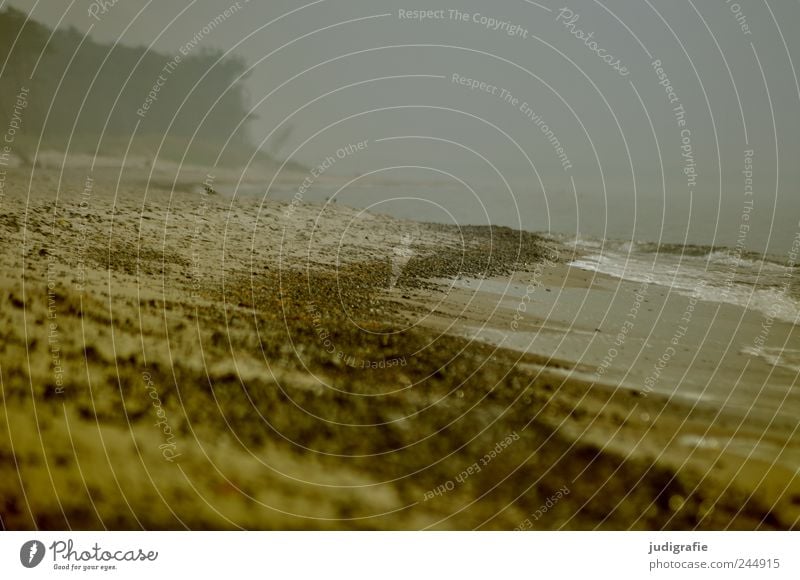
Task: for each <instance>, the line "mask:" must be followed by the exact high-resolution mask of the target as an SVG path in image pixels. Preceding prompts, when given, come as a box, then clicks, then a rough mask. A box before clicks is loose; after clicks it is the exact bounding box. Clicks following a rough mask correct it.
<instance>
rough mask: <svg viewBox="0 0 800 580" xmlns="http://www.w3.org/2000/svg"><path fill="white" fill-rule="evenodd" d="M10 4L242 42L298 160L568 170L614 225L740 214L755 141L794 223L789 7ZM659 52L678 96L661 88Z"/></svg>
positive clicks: (567, 188) (127, 38) (781, 221)
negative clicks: (414, 14)
mask: <svg viewBox="0 0 800 580" xmlns="http://www.w3.org/2000/svg"><path fill="white" fill-rule="evenodd" d="M5 4H6V5H8V4H10V5H13V6H15V7H17V8H19V9H21V10H25V11H30V12H31V14H32V17H33V18H35V19H37V20H39V21H42V22H45V23H47V24H48V25H51V26H55V25H59V24H60V25H61V26H74V27H76V28H78V29H79V30H81V31H84V32H85V31H89V30H90V34H91V36H92V37H93V38H94V39H96V40H98V41H105V42H115V41H119V42H121V43H124V44H128V45H144V46H152V47H153V48H155V49H156V50H158V51H161V52H163V53H166V54H168V55H171V54H176V53H177V52H178V51H179V50H180V47H182V46H185V45H186V43H188V42H189V41H190V40H192V39H193V38H194V37H195V35H197V34H198V33H200V35H201V36H202V38H201V39H200V44H199V48H198V50H200V49H202V48H216V49H222V50H225V51H228V50H230V51H232V52H233V53H235V54H237V55H240V56H242V57H244V58H245V59H246V61H247V62H248V63H249V64H250V65H252V67H253V68H252V71H251V74H250V76H249V78H248V80H247V81H246V82H247V87H248V94H249V97H250V100H251V105H252V106H253V107H254V112H255V113H256V114H257V116H258V121H257V122H256V123H254V124H253V126H252V136H253V139H254V141H255V142H257V143H258V142H261V141H265V147H266V148H269V147H271V146H273V145H274V144H273V143H271V142H270V139H269V134H270V132H271V131H273V130H276V129H277V130H280V128H281V127H282V124H284V125H286V124H288V125H291V126H292V128H293V131H292V134H291V138H290V139H289V141H288V142H287V143H286V144H285V145H284V147H283V148H282V150H281V152H282V153H283V154H284V155H288V154H290V153H293V152H294V150H295V149H296V148H298V150H297V151H296V152H294V156H295V158H297V159H298V160H300V161H302V162H304V163H306V164H309V165H313V164H315V163H319V162H321V161H322V160H323V159H325V158H326V157H327V156H329V155H332V154H333V155H335V152H336V151H337V149H339V148H340V147H343V146H344V145H346V144H348V143H358V142H360V141H364V140H367V141H368V143H367V146H366V147H365V148H364V149H363V150H361V151H358V152H357V153H355V154H353V155H348V156H347V158H346V159H344V160H342V162H340V163H337V166H336V168H335V171H337V172H344V173H354V172H370V171H375V170H381V169H384V168H386V167H390V166H425V167H430V168H431V169H429V170H428V169H426V170H420V169H406V170H392V171H382V172H381V175H382V176H389V175H391V176H392V177H396V178H398V179H404V178H408V179H412V178H413V179H417V180H419V179H425V178H428V179H431V180H447V181H450V182H452V183H455V184H456V185H454V187H456V188H458V187H461V185H460V182H459V181H458V180H459V179H461V180H464V181H466V182H467V183H468V184H470V185H473V186H474V187H482V188H483V189H482V191H484V192H497V193H496V195H497V196H499V197H498V198H497V199H500V198H502V197H503V196H504V195H505V194H504V193H503V189H504V188H505V187H506V183H508V185H509V187H511V188H513V189H514V191H515V193H516V197H518V198H520V199H522V198H524V199H525V200H530V204H529V206H528V207H524V208H523V210H522V211H523V212H528V214H527V215H531V214H532V213H534V212H536V211H537V208H540V207H541V200H542V199H543V198H542V196H543V195H544V196H545V197H546V198H547V200H548V201H549V202H552V204H553V206H554V207H555V206H557V205H558V203H559V200H560V199H561V198H568V199H569V200H571V201H570V203H573V202H574V200H575V193H573V185H572V184H573V180H574V183H575V189H576V191H577V194H578V198H579V199H580V200H584V201H583V203H584V205H583V206H581V208H582V209H583V211H584V213H586V212H589V213H591V212H593V211H603V212H604V215H605V216H606V219H612V220H613V219H615V216H614V213H615V212H618V213H619V214H620V215H623V214H624V215H627V214H628V213H629V210H630V208H631V207H633V205H635V204H638V207H639V209H638V211H639V212H642V211H648V212H656V213H661V212H663V213H664V215H665V216H666V217H665V221H666V222H671V223H672V224H673V226H674V225H675V224H680V223H682V222H685V221H687V220H688V217H689V212H690V209H689V208H690V202H691V208H692V209H691V212H699V213H697V215H696V217H695V218H694V221H693V224H692V227H696V228H703V227H706V228H707V227H709V225H708V223H705V225H704V221H705V222H711V220H716V219H717V216H718V215H721V216H722V218H721V219H722V220H723V221H724V222H725V223H726V224H727V227H728V228H729V229H735V228H736V226H737V224H738V223H740V221H741V219H740V216H741V213H742V205H743V200H744V199H745V196H744V188H745V179H744V176H743V174H742V170H743V169H744V164H745V152H746V151H748V150H752V151H753V157H752V160H753V170H754V195H753V198H754V200H755V202H754V203H755V204H756V205H757V206H758V210H759V212H758V216H759V220H761V222H763V225H762V229H763V228H769V229H771V230H774V231H778V232H779V233H780V236H782V237H781V244H784V245H785V243H786V242H785V240H786V239H790V238H791V235H792V234H793V232H794V231H795V230H796V229H797V226H798V223H797V222H798V219H800V216H798V208H799V207H800V203H798V201H797V200H798V198H799V197H800V194H799V193H798V188H797V179H798V167H797V165H798V163H797V161H798V159H800V114H798V113H799V112H800V90H799V89H798V85H797V76H796V72H795V70H794V69H793V67H792V60H794V62H795V63H796V64H795V66H797V67H800V41H798V39H797V35H796V31H797V29H798V25H800V3H797V2H784V1H781V2H777V1H773V0H770V1H769V2H765V1H760V2H756V1H748V0H742V1H740V2H739V3H738V4H735V3H733V2H730V3H729V2H726V1H725V0H713V1H700V0H687V1H683V0H678V1H675V0H657V1H656V0H649V1H648V0H643V1H637V2H631V1H630V0H613V1H606V2H599V1H592V0H570V2H568V3H567V4H563V3H554V2H552V1H550V0H542V2H540V3H534V2H530V1H528V0H504V1H500V2H492V3H489V2H474V1H466V2H454V3H452V4H447V3H442V4H436V3H424V2H416V3H414V2H412V3H403V4H404V8H403V10H408V11H410V10H419V9H427V10H436V11H439V10H441V11H443V12H436V13H434V14H431V15H430V16H431V18H429V19H426V20H425V21H419V20H414V19H413V18H403V17H401V14H400V12H399V8H398V4H397V3H396V2H389V1H387V0H319V1H317V2H312V3H309V4H307V5H302V4H301V3H299V2H289V1H285V0H277V1H269V2H256V1H255V0H254V1H252V2H244V0H240V3H239V6H238V7H237V8H236V10H235V11H234V13H233V14H232V15H231V16H230V17H229V18H227V19H224V18H222V19H218V25H217V26H215V27H214V28H213V30H209V29H206V31H207V32H208V34H204V33H203V27H204V26H205V25H207V24H208V23H209V22H211V21H213V20H214V19H215V18H217V17H218V16H219V15H220V14H223V13H224V11H225V10H226V9H227V8H229V7H231V6H232V5H233V4H234V3H232V2H230V1H210V0H196V1H194V2H177V1H176V2H157V1H152V2H147V1H145V0H118V1H117V2H116V4H114V5H113V6H109V7H108V9H107V11H106V13H104V14H103V13H98V14H97V16H98V18H99V19H100V20H99V21H98V20H97V19H96V18H92V17H91V16H90V14H89V12H90V10H93V8H92V4H93V3H92V2H90V1H88V0H75V1H73V2H67V1H66V0H64V1H58V2H57V1H54V0H50V1H47V2H44V1H39V2H35V3H34V2H31V1H30V0H28V1H21V0H13V1H11V2H6V3H5ZM34 4H35V6H34V7H33V8H31V7H32V6H33V5H34ZM109 4H110V3H109ZM0 5H2V3H0ZM94 6H95V11H96V7H97V5H94ZM454 8H457V9H458V10H459V11H460V12H463V13H466V14H467V16H466V19H462V18H464V17H462V16H461V15H458V17H457V15H456V14H455V12H450V11H449V9H454ZM442 16H444V17H443V18H442ZM576 16H577V19H576ZM482 17H483V18H482ZM487 19H493V21H494V22H495V24H494V26H495V27H497V29H496V30H493V29H491V26H492V24H491V21H489V20H487ZM589 34H591V38H590V39H588V40H587V39H586V38H584V39H581V38H579V37H580V36H581V35H583V36H584V37H585V36H587V35H589ZM603 57H605V60H604V58H603ZM656 60H659V61H661V64H662V68H663V73H664V74H665V75H666V76H667V78H668V79H669V82H670V85H671V86H672V87H673V92H672V93H671V94H668V91H667V90H666V89H665V87H663V86H661V85H659V80H660V79H659V76H658V72H657V71H656V68H657V67H656V66H654V65H653V62H654V61H656ZM607 61H610V62H607ZM454 75H459V76H458V77H457V78H458V79H462V78H465V79H474V80H476V81H478V82H483V83H486V85H485V88H486V90H481V89H480V87H479V88H477V89H475V90H471V89H470V88H467V87H466V86H464V85H462V84H459V83H457V82H454V81H453V79H454ZM465 82H466V81H465ZM493 87H496V89H495V88H493ZM503 89H505V91H507V92H506V93H504V92H503ZM509 93H510V95H511V96H510V97H509V98H508V99H504V98H502V95H506V94H509ZM670 98H672V99H673V103H670V102H669V100H670ZM514 99H517V100H514ZM525 103H527V105H528V107H527V108H526V107H525V106H524V104H525ZM676 106H682V107H683V109H684V110H685V116H684V117H682V119H683V120H684V122H685V124H684V125H679V120H680V119H679V117H677V116H676V115H675V112H674V110H673V107H676ZM301 108H302V109H301ZM298 109H301V110H299V111H298ZM534 115H535V119H540V121H539V122H540V124H546V125H547V128H548V129H550V130H551V131H552V133H545V131H543V130H542V128H541V125H537V124H536V123H535V122H534V121H533V120H531V119H530V118H529V117H530V116H534ZM554 139H557V140H558V145H560V146H561V148H562V150H561V151H560V152H559V150H557V148H556V144H555V142H554ZM377 140H381V141H377ZM682 146H683V148H682ZM565 159H566V160H567V161H566V162H565ZM565 166H566V167H565ZM662 168H663V173H662ZM687 171H688V172H689V173H691V172H692V171H696V174H697V176H696V179H695V181H692V179H691V178H690V177H691V176H688V175H687ZM450 175H452V176H453V177H451V176H450ZM540 180H541V184H542V185H543V186H544V189H543V188H542V185H540V184H539V181H540ZM520 191H521V192H522V193H520ZM483 195H495V194H486V193H484V194H483ZM493 199H494V198H493ZM497 199H494V201H495V202H497ZM508 199H509V200H511V199H512V198H511V197H509V198H508ZM776 200H777V205H776V203H775V202H776ZM503 203H505V202H503ZM522 203H523V205H525V204H526V203H527V201H523V202H522ZM498 204H499V202H498V203H496V205H498ZM499 205H502V204H499ZM579 205H580V204H579ZM642 208H644V210H643V209H642ZM576 209H579V208H576ZM609 209H610V211H609ZM609 214H611V215H610V216H609ZM773 214H775V215H774V219H773ZM767 218H769V219H768V220H767ZM620 219H622V218H620ZM626 219H627V218H626ZM501 221H502V220H501ZM651 221H652V220H651ZM761 222H760V223H761ZM711 225H712V226H713V222H711ZM761 235H762V238H763V235H764V232H762V234H761ZM775 250H776V251H781V248H780V247H778V248H775Z"/></svg>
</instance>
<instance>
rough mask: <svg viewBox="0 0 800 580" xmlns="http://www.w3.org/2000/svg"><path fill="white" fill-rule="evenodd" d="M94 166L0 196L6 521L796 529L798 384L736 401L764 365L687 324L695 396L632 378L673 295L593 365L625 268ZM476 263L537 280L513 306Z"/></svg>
mask: <svg viewBox="0 0 800 580" xmlns="http://www.w3.org/2000/svg"><path fill="white" fill-rule="evenodd" d="M87 175H88V170H80V169H72V170H69V171H64V172H59V171H56V170H50V169H42V170H37V171H36V172H35V173H34V175H33V177H31V176H30V173H29V172H25V171H23V170H22V169H20V170H16V171H12V172H10V173H9V175H8V177H7V181H6V187H5V190H4V192H3V195H2V197H0V245H1V246H2V252H0V294H2V296H3V302H2V304H3V306H2V309H1V310H0V333H2V337H1V338H0V387H1V388H2V396H3V411H2V414H0V417H2V422H3V425H2V426H0V456H2V463H0V469H2V473H0V516H2V524H3V526H4V527H5V528H7V529H30V528H45V529H53V528H74V529H102V528H110V529H137V528H146V529H183V528H193V529H198V528H202V529H220V528H222V529H236V528H248V529H422V528H428V529H472V528H479V529H520V528H524V529H562V528H563V529H594V528H607V529H628V528H634V529H637V528H638V529H641V528H646V529H661V528H670V529H694V528H702V529H709V528H710V529H721V528H734V529H761V528H767V529H772V528H779V529H785V528H794V527H797V522H798V517H799V516H800V489H798V484H797V478H796V472H795V471H796V468H793V467H792V466H793V465H794V466H796V465H797V461H796V458H797V457H798V449H797V444H796V442H795V441H796V438H795V437H794V428H795V427H796V425H797V420H796V417H797V414H796V413H795V412H794V410H795V409H796V405H797V396H796V395H794V394H793V392H792V391H791V390H790V386H791V385H792V384H793V383H792V382H791V380H790V379H791V377H786V376H783V377H778V378H775V379H774V380H773V379H772V378H771V379H770V380H769V381H768V382H767V384H768V387H769V389H771V390H770V396H769V397H765V398H764V399H763V400H762V399H759V400H758V406H757V409H756V411H757V413H755V414H754V415H753V416H751V415H750V414H747V413H744V414H743V413H742V412H741V407H742V406H747V405H748V399H747V397H748V393H751V394H752V392H751V391H748V389H747V388H741V389H738V388H737V389H736V396H735V397H734V399H733V401H732V403H731V401H727V402H725V404H722V403H721V402H720V397H722V398H723V399H724V397H725V396H726V394H727V393H730V392H731V389H730V385H731V382H732V381H734V380H739V381H740V382H741V383H742V384H744V385H745V386H746V385H747V384H758V385H761V384H763V383H765V381H764V380H763V377H764V376H765V373H768V372H769V369H768V368H767V367H768V365H766V364H765V363H761V364H762V366H761V367H759V366H758V364H759V363H753V364H752V365H750V366H748V368H747V369H745V371H744V372H741V373H740V371H741V365H739V366H737V364H738V363H737V362H736V360H737V359H736V356H733V355H731V356H730V357H727V356H723V354H724V353H725V352H726V351H725V350H724V348H723V347H724V340H725V339H726V338H728V337H725V336H719V337H712V338H713V339H714V340H709V339H708V338H705V339H703V338H702V337H698V336H695V335H694V334H691V333H690V334H687V338H686V341H685V342H682V343H681V353H682V354H680V355H679V356H680V357H683V358H678V357H677V355H676V359H675V361H674V362H673V363H672V364H670V365H669V367H668V369H666V370H665V373H667V375H669V373H676V372H683V371H685V370H686V369H687V368H689V366H691V368H690V376H691V377H694V379H693V382H694V383H696V384H701V385H707V389H706V390H705V391H704V392H702V393H700V394H699V395H698V394H697V393H695V395H692V389H691V388H686V389H683V390H682V392H681V393H672V392H667V391H665V390H664V389H663V388H660V387H661V386H663V385H669V384H675V383H674V381H673V379H674V377H673V376H672V375H669V376H667V375H665V376H664V378H663V380H662V381H661V382H660V385H657V386H656V387H655V388H653V389H652V390H651V389H644V388H643V384H644V379H646V377H647V372H648V370H647V366H646V365H645V366H641V368H639V367H638V366H637V365H636V364H634V363H636V361H638V360H643V359H641V357H639V356H637V355H636V353H637V352H638V351H637V350H636V349H637V348H643V347H646V348H647V349H651V350H652V352H653V355H650V358H651V359H652V356H655V355H656V354H658V353H660V352H661V351H663V349H664V348H665V346H666V345H668V344H669V341H670V336H671V335H670V330H669V329H670V328H674V327H664V328H661V327H660V326H659V325H657V324H655V320H656V318H658V316H659V315H658V314H657V313H658V312H661V310H660V309H662V306H663V308H664V309H665V310H664V312H666V315H665V314H664V312H661V314H660V316H662V317H664V316H665V318H666V319H668V320H674V317H675V316H678V317H680V315H681V312H682V311H683V310H684V309H685V304H682V303H680V302H679V301H674V300H672V299H670V298H668V297H666V295H664V296H662V297H658V296H655V292H654V291H653V292H651V293H650V295H649V296H648V300H652V302H648V303H647V308H648V309H652V311H647V312H645V310H644V309H643V310H642V313H641V315H640V317H639V319H638V322H637V324H636V325H635V327H634V329H633V330H632V331H631V334H630V338H629V339H627V340H626V346H625V348H624V349H623V351H622V352H621V353H620V354H619V355H618V356H617V357H616V359H615V361H614V364H612V365H611V366H610V367H609V369H608V371H607V372H604V373H603V376H602V377H601V376H599V375H598V374H597V372H596V369H597V367H598V365H599V364H600V363H601V362H602V358H603V356H605V354H606V353H607V352H608V348H609V344H610V343H611V342H610V341H613V339H614V337H615V336H616V335H617V334H618V332H619V329H618V328H617V326H619V322H620V320H621V319H622V318H624V313H625V312H626V309H627V308H630V305H631V303H632V302H631V301H632V300H633V301H635V296H636V292H637V289H636V285H633V284H628V283H619V282H618V281H616V280H612V279H610V278H604V277H601V276H594V275H592V274H588V273H585V272H580V271H576V270H575V269H574V268H570V267H568V266H567V265H566V261H567V259H568V257H569V256H568V252H567V250H566V249H565V248H563V247H560V246H558V245H557V244H556V243H555V242H552V241H548V240H544V239H542V238H539V237H537V236H534V235H532V234H522V233H520V232H515V231H512V230H508V229H504V228H491V229H490V228H476V227H472V228H462V229H460V230H459V229H457V228H452V227H445V226H438V225H432V224H420V223H414V222H407V221H399V220H395V219H392V218H389V217H387V216H381V215H373V214H369V213H364V212H360V211H358V210H354V209H351V208H346V207H342V206H337V205H324V206H323V205H318V204H317V205H314V204H304V203H298V204H295V205H292V204H290V203H287V202H276V201H273V200H266V201H265V200H262V199H258V198H236V199H230V198H226V197H222V196H220V195H213V194H212V195H207V194H204V193H202V188H199V184H200V183H201V182H202V179H203V176H202V174H198V175H190V176H186V175H182V176H181V179H180V180H178V183H179V184H180V185H179V187H178V190H173V185H172V183H173V181H175V180H174V179H173V178H174V176H170V175H168V174H166V173H165V174H164V175H160V176H157V177H158V179H156V180H152V181H151V183H150V185H149V186H147V185H146V184H147V170H145V169H142V170H140V172H139V173H138V174H136V175H132V174H131V171H126V172H123V173H122V174H119V172H117V171H115V170H113V169H112V168H97V169H96V170H95V172H94V173H93V174H92V181H88V180H87ZM549 256H552V257H556V256H557V259H556V260H554V262H553V264H548V263H547V262H546V261H547V259H548V257H549ZM543 263H544V264H547V265H546V267H545V268H542V267H541V264H543ZM537 264H538V265H539V266H540V267H539V269H537ZM482 278H488V279H489V282H490V283H493V284H498V283H499V284H504V285H506V284H508V283H509V282H511V283H512V285H513V284H516V285H521V287H526V285H527V284H528V283H530V282H531V281H536V282H537V284H538V285H537V287H536V290H535V292H534V293H533V295H531V296H529V298H530V300H529V301H528V303H527V305H526V310H525V313H524V315H523V316H521V317H519V318H518V319H516V320H515V319H514V313H515V312H517V313H518V312H519V311H518V304H519V303H520V301H521V297H520V296H514V295H513V292H512V293H511V294H509V293H506V294H505V296H504V297H503V296H502V294H498V293H497V292H491V291H489V292H486V291H482V292H475V291H474V290H473V289H471V288H470V287H469V284H475V283H477V281H478V280H480V279H482ZM453 280H456V281H457V282H458V283H457V284H456V285H454V286H453V287H450V282H451V281H453ZM490 289H491V288H490ZM495 289H496V288H495ZM708 308H710V307H707V306H702V307H700V308H699V309H698V311H697V314H696V316H697V319H696V320H703V317H708V316H711V312H710V311H709V310H708ZM576 313H578V314H579V315H578V318H576ZM606 314H607V316H606V317H605V318H603V317H604V315H606ZM727 315H731V313H728V314H727ZM648 316H650V317H652V319H650V318H648ZM512 322H514V323H515V324H514V326H512ZM750 323H752V324H757V323H758V321H757V320H756V319H753V320H751V321H750ZM649 328H654V329H657V332H655V333H654V334H652V335H651V334H650V333H648V332H647V330H648V329H649ZM692 328H693V329H696V330H700V329H702V328H703V325H702V323H697V324H696V325H693V327H692ZM779 331H780V332H784V333H790V334H791V332H793V331H792V330H791V329H787V328H781V329H778V330H777V331H776V333H777V332H779ZM476 336H477V337H478V338H480V340H472V338H473V337H476ZM775 336H776V337H777V334H776V335H775ZM534 338H535V340H533V339H534ZM776 339H777V338H776ZM498 343H499V344H502V345H503V347H502V348H498V347H497V346H495V344H498ZM717 343H719V344H717ZM703 345H707V346H703ZM701 346H703V348H708V349H709V350H707V351H701V352H703V354H702V356H701V361H705V362H704V363H702V362H701V363H697V366H692V365H689V366H687V365H688V364H689V362H687V361H689V360H690V359H687V358H686V357H689V355H690V354H694V352H697V350H698V349H699V348H700V347H701ZM506 347H511V348H506ZM733 354H735V353H733ZM656 358H658V357H657V356H656ZM648 360H649V359H648ZM720 361H722V363H721V364H720ZM651 362H652V360H651ZM712 367H713V368H718V369H719V370H718V372H717V373H716V374H714V373H713V372H712V370H713V369H712ZM629 369H630V370H631V371H632V372H628V371H629ZM704 373H705V374H704ZM739 374H741V378H737V377H738V376H739ZM706 375H709V376H706ZM787 393H788V395H787ZM752 402H753V401H752V400H751V401H750V408H752V407H753V405H752ZM737 405H738V407H737ZM770 405H771V406H770ZM737 409H738V411H737ZM787 409H788V410H789V416H786V410H787ZM773 411H774V413H773V414H777V415H776V417H777V418H776V419H775V420H774V421H770V418H771V417H770V413H771V412H773ZM756 415H757V416H756ZM792 416H793V417H794V419H792ZM743 419H744V420H743ZM728 442H731V444H728ZM743 445H744V447H742V446H743ZM748 445H749V446H750V447H748ZM749 448H752V449H755V450H757V452H754V453H747V452H743V449H744V450H747V449H749Z"/></svg>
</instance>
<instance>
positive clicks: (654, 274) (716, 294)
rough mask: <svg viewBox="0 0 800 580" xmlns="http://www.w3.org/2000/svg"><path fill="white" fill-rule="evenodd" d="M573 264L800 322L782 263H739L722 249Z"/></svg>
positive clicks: (601, 257)
mask: <svg viewBox="0 0 800 580" xmlns="http://www.w3.org/2000/svg"><path fill="white" fill-rule="evenodd" d="M594 251H595V250H594V248H592V252H594ZM570 265H571V266H573V267H576V268H581V269H583V270H589V271H592V272H598V273H601V274H606V275H609V276H613V277H615V278H621V279H624V280H629V281H632V282H640V283H641V282H649V283H651V284H657V285H659V286H665V287H667V288H670V289H672V290H675V291H677V292H678V293H680V294H682V295H686V296H696V297H697V298H699V299H700V300H704V301H707V302H717V303H723V304H732V305H735V306H740V307H742V308H747V309H749V310H755V311H758V312H761V313H763V314H765V315H766V316H769V317H772V318H774V319H776V320H781V321H783V322H789V323H791V324H798V323H800V302H798V300H797V299H796V298H795V297H793V296H791V295H790V294H789V292H788V286H787V284H786V283H787V281H788V280H789V278H790V277H791V276H793V275H794V272H793V271H792V270H791V269H790V268H787V267H785V266H781V265H779V264H774V263H771V262H767V261H760V260H759V261H756V260H749V259H739V258H737V257H735V256H733V255H731V254H730V253H728V252H720V251H717V252H712V253H710V254H708V255H706V256H687V255H680V254H673V253H654V252H635V251H634V252H630V251H618V250H611V251H606V252H603V253H602V254H598V253H591V254H589V255H586V256H583V257H581V258H580V259H578V260H575V261H573V262H572V263H571V264H570ZM701 282H702V283H701Z"/></svg>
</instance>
